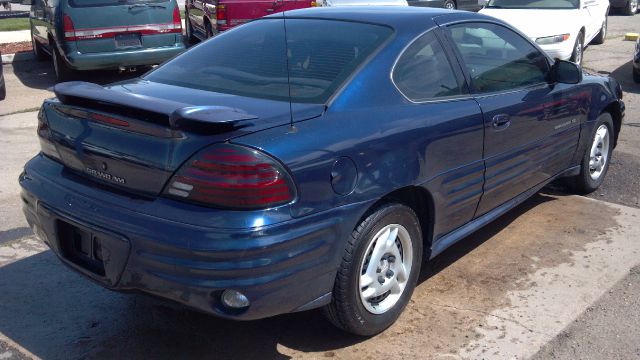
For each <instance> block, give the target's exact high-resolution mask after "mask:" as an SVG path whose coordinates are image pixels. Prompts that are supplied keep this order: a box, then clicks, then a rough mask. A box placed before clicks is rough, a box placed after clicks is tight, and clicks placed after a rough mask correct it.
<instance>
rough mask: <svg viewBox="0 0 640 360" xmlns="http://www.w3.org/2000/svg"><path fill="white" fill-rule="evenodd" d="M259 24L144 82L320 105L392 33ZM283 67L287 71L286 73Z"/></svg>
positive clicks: (350, 26)
mask: <svg viewBox="0 0 640 360" xmlns="http://www.w3.org/2000/svg"><path fill="white" fill-rule="evenodd" d="M286 27H287V30H286V31H287V40H286V42H285V31H284V22H283V20H282V19H262V20H258V21H254V22H251V23H248V24H245V25H242V26H241V27H239V28H236V29H234V30H231V31H229V32H226V33H223V34H222V35H219V36H217V37H216V38H214V39H213V40H210V41H207V42H205V43H203V44H202V45H199V46H197V47H195V48H193V49H191V50H189V51H187V52H186V53H184V54H183V55H181V56H179V57H177V58H176V59H174V60H172V61H170V62H168V63H166V64H165V65H163V66H160V67H158V68H157V69H156V70H155V71H153V72H151V73H150V74H148V75H147V76H146V77H145V79H147V80H149V81H154V82H160V83H165V84H170V85H177V86H182V87H189V88H194V89H201V90H208V91H215V92H220V93H226V94H235V95H242V96H249V97H256V98H265V99H273V100H281V101H288V100H289V86H288V84H289V82H290V83H291V91H290V92H291V94H290V95H291V100H292V101H293V102H300V103H324V102H326V101H327V99H328V98H329V97H330V96H331V95H332V94H333V93H334V92H335V91H336V89H337V88H338V87H339V86H340V85H341V84H342V83H343V82H344V81H345V80H346V79H347V78H348V77H349V76H350V75H351V74H352V73H353V72H354V71H355V69H356V68H357V67H358V66H359V65H360V64H362V62H363V61H365V59H367V57H368V56H369V55H371V53H372V52H373V51H375V50H376V49H377V48H378V47H379V46H380V45H381V44H382V43H383V42H384V41H385V40H386V39H387V38H388V37H389V36H390V35H391V33H392V30H391V29H390V28H387V27H384V26H378V25H371V24H362V23H354V22H344V21H332V20H315V19H304V20H303V19H287V20H286ZM287 66H288V69H289V71H288V72H287Z"/></svg>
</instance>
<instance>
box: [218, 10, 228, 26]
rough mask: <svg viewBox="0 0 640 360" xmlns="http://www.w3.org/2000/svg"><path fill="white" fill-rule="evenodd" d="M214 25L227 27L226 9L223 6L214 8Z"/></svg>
mask: <svg viewBox="0 0 640 360" xmlns="http://www.w3.org/2000/svg"><path fill="white" fill-rule="evenodd" d="M216 23H217V24H218V25H227V7H226V6H224V5H217V6H216Z"/></svg>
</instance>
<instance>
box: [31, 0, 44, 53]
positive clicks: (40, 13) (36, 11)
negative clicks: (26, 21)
mask: <svg viewBox="0 0 640 360" xmlns="http://www.w3.org/2000/svg"><path fill="white" fill-rule="evenodd" d="M45 14H46V11H45V3H44V0H34V1H33V3H32V5H31V13H30V15H29V17H30V21H31V32H32V33H33V36H34V37H35V38H36V39H37V40H38V41H39V42H40V43H43V44H46V43H47V23H46V21H45Z"/></svg>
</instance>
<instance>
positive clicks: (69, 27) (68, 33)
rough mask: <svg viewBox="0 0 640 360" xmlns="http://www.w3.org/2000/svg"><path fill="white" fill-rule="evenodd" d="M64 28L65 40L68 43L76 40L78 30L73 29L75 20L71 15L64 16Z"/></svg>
mask: <svg viewBox="0 0 640 360" xmlns="http://www.w3.org/2000/svg"><path fill="white" fill-rule="evenodd" d="M62 28H63V30H64V39H65V40H67V41H75V40H76V29H75V28H74V27H73V20H71V17H69V15H67V14H64V16H63V17H62Z"/></svg>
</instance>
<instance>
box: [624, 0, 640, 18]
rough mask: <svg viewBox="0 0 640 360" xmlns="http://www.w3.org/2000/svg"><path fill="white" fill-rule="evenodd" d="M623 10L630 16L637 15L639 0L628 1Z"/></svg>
mask: <svg viewBox="0 0 640 360" xmlns="http://www.w3.org/2000/svg"><path fill="white" fill-rule="evenodd" d="M622 12H623V13H624V14H625V15H628V16H633V15H635V14H636V12H638V0H629V1H628V2H627V6H625V7H624V9H623V10H622Z"/></svg>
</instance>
